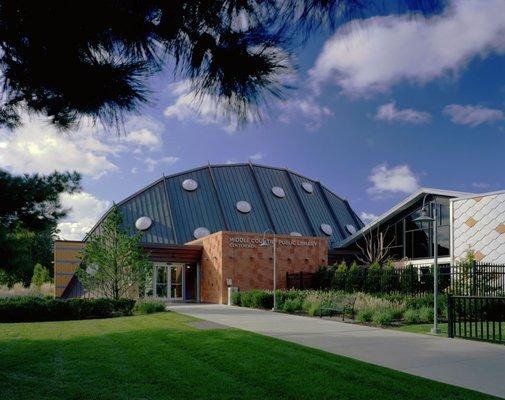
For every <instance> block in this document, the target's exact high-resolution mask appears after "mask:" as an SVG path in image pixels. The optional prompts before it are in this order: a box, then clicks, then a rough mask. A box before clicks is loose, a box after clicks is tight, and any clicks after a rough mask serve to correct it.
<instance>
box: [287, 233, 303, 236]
mask: <svg viewBox="0 0 505 400" xmlns="http://www.w3.org/2000/svg"><path fill="white" fill-rule="evenodd" d="M289 235H290V236H302V234H301V233H300V232H291V233H290V234H289Z"/></svg>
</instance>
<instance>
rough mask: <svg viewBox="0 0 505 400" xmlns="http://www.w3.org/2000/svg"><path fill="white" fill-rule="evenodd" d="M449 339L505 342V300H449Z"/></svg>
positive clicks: (485, 298)
mask: <svg viewBox="0 0 505 400" xmlns="http://www.w3.org/2000/svg"><path fill="white" fill-rule="evenodd" d="M447 300H448V301H447V316H448V326H447V330H448V331H447V334H448V336H449V337H451V338H453V337H460V338H465V339H474V340H475V339H476V340H485V341H488V342H495V343H505V297H480V296H452V295H449V296H448V297H447Z"/></svg>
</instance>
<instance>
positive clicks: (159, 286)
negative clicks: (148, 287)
mask: <svg viewBox="0 0 505 400" xmlns="http://www.w3.org/2000/svg"><path fill="white" fill-rule="evenodd" d="M153 286H154V288H153V292H154V293H155V295H156V297H159V298H162V299H167V300H183V293H184V266H183V265H180V264H168V265H167V264H164V265H155V266H154V282H153Z"/></svg>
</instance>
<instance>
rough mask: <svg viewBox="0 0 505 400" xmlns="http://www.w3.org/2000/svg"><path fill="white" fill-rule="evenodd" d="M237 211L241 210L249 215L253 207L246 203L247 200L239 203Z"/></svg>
mask: <svg viewBox="0 0 505 400" xmlns="http://www.w3.org/2000/svg"><path fill="white" fill-rule="evenodd" d="M236 207H237V210H239V211H240V212H241V213H244V214H247V213H248V212H250V211H251V205H250V204H249V203H248V202H247V201H245V200H240V201H239V202H237V205H236Z"/></svg>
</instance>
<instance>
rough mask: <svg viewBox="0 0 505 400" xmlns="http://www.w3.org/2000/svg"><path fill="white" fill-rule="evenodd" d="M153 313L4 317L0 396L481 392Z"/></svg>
mask: <svg viewBox="0 0 505 400" xmlns="http://www.w3.org/2000/svg"><path fill="white" fill-rule="evenodd" d="M189 321H194V319H192V318H189V317H186V316H183V315H180V314H176V313H159V314H152V315H149V316H135V317H124V318H114V319H103V320H88V321H66V322H40V323H27V324H21V323H20V324H0V398H1V399H25V400H28V399H37V400H39V399H170V398H172V399H203V398H214V399H231V398H235V399H236V398H245V399H269V398H279V399H302V398H303V399H305V398H313V399H330V398H331V399H337V398H338V399H392V398H394V399H485V398H491V397H489V396H485V395H482V394H479V393H476V392H472V391H469V390H465V389H459V388H456V387H452V386H448V385H444V384H441V383H437V382H433V381H429V380H426V379H422V378H417V377H414V376H410V375H407V374H403V373H400V372H396V371H392V370H388V369H385V368H381V367H377V366H373V365H369V364H365V363H362V362H359V361H355V360H352V359H349V358H345V357H339V356H336V355H332V354H329V353H325V352H322V351H318V350H314V349H310V348H306V347H303V346H299V345H296V344H293V343H289V342H284V341H279V340H276V339H272V338H269V337H266V336H261V335H256V334H253V333H248V332H244V331H240V330H236V329H223V330H220V329H213V330H197V329H194V328H191V327H189V326H188V325H186V323H187V322H189Z"/></svg>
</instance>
